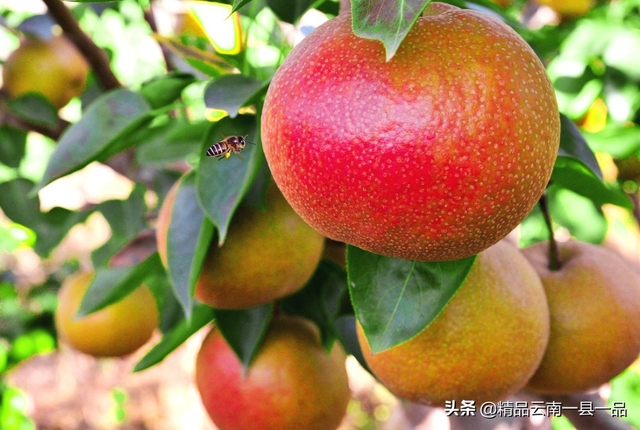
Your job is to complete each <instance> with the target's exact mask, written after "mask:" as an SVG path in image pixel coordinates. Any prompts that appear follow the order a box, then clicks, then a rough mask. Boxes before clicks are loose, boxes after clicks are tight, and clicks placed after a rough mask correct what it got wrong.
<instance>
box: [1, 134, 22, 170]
mask: <svg viewBox="0 0 640 430" xmlns="http://www.w3.org/2000/svg"><path fill="white" fill-rule="evenodd" d="M26 146H27V133H26V132H24V131H22V130H18V129H17V128H13V127H9V126H8V125H3V126H2V127H0V164H4V165H5V166H7V167H13V168H18V167H20V162H21V161H22V157H24V153H25V148H26Z"/></svg>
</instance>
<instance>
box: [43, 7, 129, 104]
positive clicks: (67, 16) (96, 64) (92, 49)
mask: <svg viewBox="0 0 640 430" xmlns="http://www.w3.org/2000/svg"><path fill="white" fill-rule="evenodd" d="M42 1H43V2H44V4H45V5H46V6H47V9H48V10H49V14H50V15H51V16H52V17H53V19H55V21H56V22H57V23H58V25H60V27H62V31H64V34H65V35H66V36H67V37H68V38H69V40H71V41H72V42H73V44H74V45H75V46H76V47H77V48H78V50H79V51H80V52H81V53H82V55H84V57H85V58H86V59H87V61H88V62H89V64H91V68H92V69H93V71H94V72H95V74H96V76H97V78H98V81H99V82H100V86H102V89H104V90H105V91H108V90H112V89H114V88H119V87H121V86H122V84H121V83H120V81H118V78H117V77H116V75H114V74H113V71H112V70H111V65H110V64H109V57H108V56H107V53H106V52H105V51H103V50H102V49H101V48H100V47H98V45H96V44H95V43H94V42H93V40H91V38H90V37H89V36H87V34H86V33H85V32H84V31H82V29H81V28H80V25H79V24H78V21H77V20H76V18H75V17H74V16H73V14H72V13H71V11H70V10H69V9H67V7H66V6H65V5H64V3H62V1H60V0H42Z"/></svg>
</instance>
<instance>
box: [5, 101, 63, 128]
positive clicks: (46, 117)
mask: <svg viewBox="0 0 640 430" xmlns="http://www.w3.org/2000/svg"><path fill="white" fill-rule="evenodd" d="M9 107H10V108H11V110H12V111H13V112H15V113H16V114H17V115H18V116H20V117H22V118H24V119H26V120H27V121H31V122H34V123H37V124H40V125H44V126H45V127H55V126H56V125H57V124H58V112H57V111H56V108H54V107H53V106H52V105H51V103H49V102H48V101H47V99H45V98H44V97H43V96H42V95H40V94H37V93H30V94H26V95H24V96H20V97H18V98H16V99H14V100H11V101H10V102H9Z"/></svg>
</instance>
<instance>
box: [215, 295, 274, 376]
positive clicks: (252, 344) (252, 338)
mask: <svg viewBox="0 0 640 430" xmlns="http://www.w3.org/2000/svg"><path fill="white" fill-rule="evenodd" d="M272 313H273V305H272V304H268V305H263V306H258V307H255V308H251V309H241V310H230V309H214V311H213V314H214V317H215V320H216V326H217V327H218V329H219V330H220V333H221V334H222V336H223V337H224V338H225V340H226V341H227V343H228V344H229V346H230V347H231V349H232V350H233V352H234V353H235V354H236V356H237V357H238V359H240V362H241V363H242V365H243V366H244V368H245V369H247V368H248V367H249V365H250V364H251V361H252V360H253V358H254V357H255V355H256V353H257V352H258V350H259V349H260V345H261V344H262V340H263V339H264V335H265V333H266V332H267V327H268V326H269V321H270V320H271V314H272Z"/></svg>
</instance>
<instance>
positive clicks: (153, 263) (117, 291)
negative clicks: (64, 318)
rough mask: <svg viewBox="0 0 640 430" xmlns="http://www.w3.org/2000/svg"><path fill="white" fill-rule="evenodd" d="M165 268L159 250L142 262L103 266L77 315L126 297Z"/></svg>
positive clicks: (92, 282)
mask: <svg viewBox="0 0 640 430" xmlns="http://www.w3.org/2000/svg"><path fill="white" fill-rule="evenodd" d="M160 270H163V268H162V263H161V262H160V256H159V255H158V253H157V252H155V253H154V254H153V255H151V256H150V257H149V258H147V259H146V260H145V261H143V262H142V263H140V264H138V265H135V266H131V267H118V268H115V269H108V268H104V267H103V268H101V269H98V270H97V271H96V276H95V277H94V278H93V281H91V285H90V286H89V288H88V289H87V292H86V293H85V296H84V298H83V299H82V303H81V304H80V309H79V310H78V313H77V314H76V316H77V317H84V316H86V315H89V314H91V313H93V312H97V311H99V310H101V309H104V308H106V307H107V306H109V305H112V304H114V303H116V302H119V301H120V300H122V299H124V298H125V297H126V296H127V295H129V294H130V293H131V292H133V290H135V289H136V288H138V287H139V286H140V285H141V284H142V283H143V282H144V280H145V279H146V278H147V277H148V276H149V275H150V274H151V273H153V272H155V271H160Z"/></svg>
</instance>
